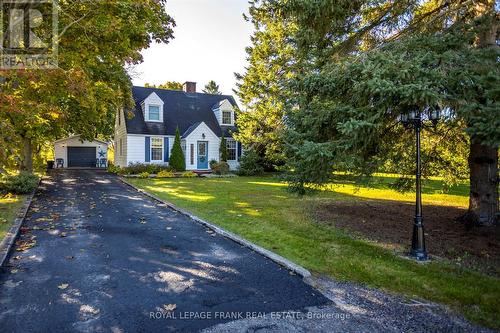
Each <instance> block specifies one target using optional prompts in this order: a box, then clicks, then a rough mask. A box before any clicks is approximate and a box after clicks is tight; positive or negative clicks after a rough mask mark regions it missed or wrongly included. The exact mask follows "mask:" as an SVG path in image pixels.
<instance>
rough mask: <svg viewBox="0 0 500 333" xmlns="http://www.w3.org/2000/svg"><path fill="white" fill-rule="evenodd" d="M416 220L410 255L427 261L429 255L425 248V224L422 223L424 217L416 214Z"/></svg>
mask: <svg viewBox="0 0 500 333" xmlns="http://www.w3.org/2000/svg"><path fill="white" fill-rule="evenodd" d="M414 222H415V223H414V224H413V237H412V242H411V251H410V257H412V258H414V259H416V260H418V261H426V260H428V259H429V257H428V256H427V251H426V250H425V238H424V224H423V223H422V217H421V216H416V217H415V221H414Z"/></svg>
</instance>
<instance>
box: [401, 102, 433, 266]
mask: <svg viewBox="0 0 500 333" xmlns="http://www.w3.org/2000/svg"><path fill="white" fill-rule="evenodd" d="M439 117H440V109H439V107H437V106H435V107H427V108H425V110H424V113H423V112H422V110H421V109H420V108H418V107H412V108H410V109H408V110H407V111H406V112H404V113H402V114H401V117H400V120H401V123H402V124H403V125H404V127H405V128H407V129H411V128H412V129H414V130H415V145H416V159H415V164H416V168H415V192H416V195H415V217H414V218H413V235H412V240H411V250H410V256H411V257H413V258H415V259H416V260H418V261H425V260H428V259H429V257H428V255H427V250H426V249H425V234H424V223H423V218H422V187H421V186H422V182H421V173H420V172H421V159H420V132H421V130H422V128H423V127H424V125H425V123H424V122H425V121H426V120H430V122H431V124H432V126H436V125H437V122H438V120H439Z"/></svg>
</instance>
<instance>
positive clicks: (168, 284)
mask: <svg viewBox="0 0 500 333" xmlns="http://www.w3.org/2000/svg"><path fill="white" fill-rule="evenodd" d="M21 232H22V234H21V237H20V239H19V241H18V244H17V250H15V251H14V252H13V253H12V255H11V258H10V261H9V263H8V267H7V268H6V269H3V272H2V273H1V274H0V323H1V331H2V332H67V331H97V332H101V331H102V332H166V331H175V330H181V331H197V330H200V329H203V328H208V327H210V326H213V325H216V324H221V323H224V322H228V321H232V320H235V319H241V317H240V316H241V315H245V314H248V313H249V312H253V313H254V315H259V314H260V313H270V312H279V311H287V310H303V309H305V308H306V307H309V306H322V305H326V304H329V301H328V300H327V299H326V298H325V297H323V296H322V295H321V294H319V293H318V292H317V291H315V290H314V289H312V288H311V287H310V286H309V285H307V284H305V283H304V282H303V281H302V280H301V278H300V277H298V276H296V275H293V274H291V273H290V272H289V271H288V270H286V269H284V268H282V267H280V266H279V265H277V264H275V263H274V262H272V261H270V260H268V259H266V258H264V257H262V256H260V255H258V254H256V253H254V252H253V251H251V250H249V249H247V248H245V247H242V246H240V245H238V244H236V243H234V242H232V241H230V240H228V239H225V238H223V237H221V236H219V235H216V234H214V233H213V232H211V231H209V230H207V229H205V228H204V227H202V226H200V225H198V224H196V223H194V222H193V221H191V220H189V219H188V218H187V217H185V216H183V215H180V214H179V213H176V212H174V211H172V210H170V209H168V208H167V207H163V206H162V205H161V204H158V203H156V202H154V201H152V200H151V199H149V198H147V197H145V196H143V195H141V194H139V193H138V192H136V191H135V190H133V189H132V188H130V187H128V186H126V185H125V184H123V183H121V182H120V181H119V180H118V179H117V178H116V177H115V176H112V175H108V174H106V173H104V172H97V171H91V170H66V171H64V172H54V173H53V174H52V177H51V179H46V180H44V181H43V183H42V185H41V187H40V189H39V191H38V192H37V194H36V196H35V199H34V201H33V203H32V206H31V208H30V210H29V212H28V216H27V219H26V221H25V224H24V227H23V228H22V230H21Z"/></svg>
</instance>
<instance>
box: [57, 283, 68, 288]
mask: <svg viewBox="0 0 500 333" xmlns="http://www.w3.org/2000/svg"><path fill="white" fill-rule="evenodd" d="M68 286H69V284H67V283H63V284H60V285H58V286H57V288H59V289H63V290H64V289H66V288H68Z"/></svg>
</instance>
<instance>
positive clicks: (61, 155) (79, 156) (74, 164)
mask: <svg viewBox="0 0 500 333" xmlns="http://www.w3.org/2000/svg"><path fill="white" fill-rule="evenodd" d="M54 158H55V165H54V166H55V167H61V165H62V167H64V168H96V167H98V166H99V167H105V166H106V165H107V158H108V143H106V142H104V141H101V140H93V141H84V140H81V138H80V136H79V135H74V136H70V137H69V138H64V139H59V140H57V141H54ZM98 162H100V163H98Z"/></svg>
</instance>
